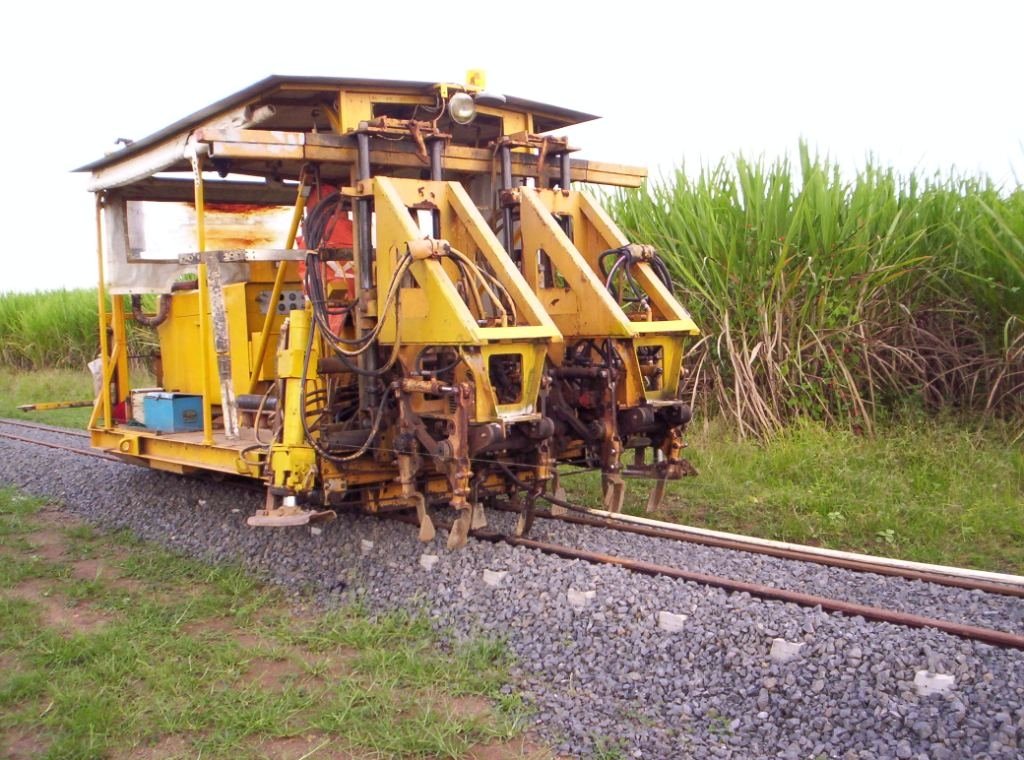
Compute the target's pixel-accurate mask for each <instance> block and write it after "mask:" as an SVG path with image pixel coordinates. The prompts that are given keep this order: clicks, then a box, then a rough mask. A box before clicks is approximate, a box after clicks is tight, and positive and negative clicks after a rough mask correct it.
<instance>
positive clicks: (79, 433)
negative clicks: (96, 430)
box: [0, 419, 89, 438]
mask: <svg viewBox="0 0 1024 760" xmlns="http://www.w3.org/2000/svg"><path fill="white" fill-rule="evenodd" d="M0 425H13V426H15V427H22V428H27V429H28V430H45V431H47V432H50V433H60V434H61V435H70V436H74V437H75V438H88V437H89V434H88V433H86V432H85V431H84V430H73V429H71V428H62V427H57V426H56V425H46V424H44V423H42V422H25V421H24V420H8V419H0Z"/></svg>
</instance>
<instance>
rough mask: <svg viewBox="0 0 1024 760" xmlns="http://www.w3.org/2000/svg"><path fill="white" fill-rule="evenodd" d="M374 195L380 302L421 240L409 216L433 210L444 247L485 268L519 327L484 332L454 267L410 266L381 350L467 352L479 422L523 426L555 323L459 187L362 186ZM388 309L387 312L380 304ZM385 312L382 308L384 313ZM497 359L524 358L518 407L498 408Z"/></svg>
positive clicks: (379, 181)
mask: <svg viewBox="0 0 1024 760" xmlns="http://www.w3.org/2000/svg"><path fill="white" fill-rule="evenodd" d="M361 185H362V188H361V189H364V190H369V189H371V188H372V192H373V198H374V208H375V211H376V216H377V223H376V229H377V298H378V301H380V300H382V299H383V297H384V292H385V291H386V290H387V287H388V283H390V282H391V279H392V276H393V275H394V273H395V270H396V269H397V267H398V263H399V260H400V258H401V256H402V255H403V254H404V252H405V250H406V247H407V245H408V243H410V242H411V241H415V240H417V239H420V238H422V237H423V233H422V231H421V230H419V229H418V228H417V227H416V225H415V224H414V223H413V220H412V217H411V216H410V214H409V209H410V208H412V207H415V206H419V205H422V204H424V203H427V204H429V205H430V206H432V207H436V208H437V210H438V212H439V213H440V217H441V224H440V228H441V230H442V234H443V235H444V236H445V237H446V239H447V240H448V241H449V242H450V243H451V244H452V245H453V246H454V247H456V248H457V249H459V250H461V251H462V252H463V253H466V254H467V255H469V256H470V257H471V258H477V256H476V254H477V252H479V260H480V261H481V262H485V263H486V265H487V266H488V267H489V268H490V269H491V271H492V272H493V273H494V276H495V277H496V278H497V279H498V281H499V282H501V284H502V285H504V286H505V288H506V290H507V291H508V292H509V294H510V296H511V297H512V299H513V301H514V302H515V304H516V307H517V311H518V315H519V319H520V322H521V323H522V324H519V325H516V326H509V327H491V326H480V325H478V324H477V316H476V315H474V314H473V313H472V312H471V311H470V309H469V307H468V306H467V305H466V303H465V301H463V299H462V296H461V295H460V294H459V292H458V291H457V290H456V287H455V282H454V280H453V273H454V272H453V271H452V269H451V268H450V267H451V265H449V264H445V263H442V262H441V261H439V260H435V259H423V260H418V261H415V262H413V264H412V267H411V269H410V275H411V276H412V278H413V280H414V281H415V285H414V286H410V287H403V288H401V290H400V292H399V296H398V299H397V301H396V303H395V304H394V305H393V306H392V307H391V310H390V312H388V313H386V314H378V318H379V319H382V320H383V321H384V324H383V326H382V329H381V333H380V342H381V343H383V344H385V345H393V344H394V343H395V342H396V341H397V342H398V343H399V344H401V345H402V346H411V345H420V346H437V345H452V346H462V347H464V348H467V349H472V350H471V351H467V352H466V354H465V358H466V359H467V361H468V364H469V366H470V368H471V370H472V372H473V376H474V381H475V384H476V389H477V391H476V410H475V418H476V420H477V421H484V420H494V421H497V420H502V421H506V422H508V421H510V420H512V419H513V418H522V417H523V416H526V415H530V416H532V415H534V414H536V412H537V409H536V408H535V403H536V399H537V395H538V392H539V390H540V383H541V378H542V375H543V370H544V359H545V357H546V355H547V351H548V346H549V345H550V344H551V343H557V342H560V341H561V335H560V333H559V331H558V328H557V327H556V326H555V323H554V322H553V321H552V319H551V318H550V317H549V316H548V314H547V313H546V312H545V310H544V308H543V306H542V305H541V303H540V302H539V301H538V300H537V298H536V296H535V295H534V294H533V292H532V291H531V290H530V288H529V286H528V285H527V283H526V281H525V280H523V277H522V275H521V274H520V273H519V271H518V270H517V269H516V268H515V266H514V265H513V264H512V262H511V260H510V259H509V258H508V256H507V255H506V254H505V252H504V250H503V249H502V247H501V244H500V243H499V242H498V239H497V237H495V235H494V233H492V232H491V231H490V229H489V228H488V226H487V223H486V222H485V221H484V218H483V217H482V216H481V215H480V212H479V211H478V210H477V208H476V206H475V205H474V204H473V202H472V201H471V200H470V198H469V196H468V194H467V193H466V191H465V189H463V187H462V186H461V185H460V184H458V183H457V182H424V181H419V180H402V179H393V178H384V177H377V178H375V179H374V180H372V181H371V182H364V183H361ZM381 306H383V304H381ZM379 308H380V307H379ZM496 354H519V355H520V356H521V357H522V370H523V390H522V396H521V401H520V402H519V403H507V404H500V403H498V400H497V398H496V396H495V394H494V391H493V389H492V388H491V383H490V380H489V379H488V372H487V367H488V361H489V360H490V357H492V356H494V355H496Z"/></svg>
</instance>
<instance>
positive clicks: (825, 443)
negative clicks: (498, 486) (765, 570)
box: [564, 417, 1024, 573]
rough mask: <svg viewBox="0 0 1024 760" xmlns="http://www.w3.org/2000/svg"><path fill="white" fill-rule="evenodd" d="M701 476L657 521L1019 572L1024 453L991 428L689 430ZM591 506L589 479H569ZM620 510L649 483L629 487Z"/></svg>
mask: <svg viewBox="0 0 1024 760" xmlns="http://www.w3.org/2000/svg"><path fill="white" fill-rule="evenodd" d="M689 441H690V448H689V449H688V450H687V452H686V454H687V456H688V458H690V460H691V461H692V462H693V463H694V464H695V466H696V467H697V469H698V471H699V472H700V475H699V476H698V477H695V478H687V479H685V480H682V481H677V482H675V483H672V484H670V486H669V492H668V495H667V497H666V501H665V504H664V506H663V509H662V511H661V512H660V513H659V514H657V515H655V517H658V518H660V519H671V520H674V521H678V522H682V523H686V524H689V525H697V526H701V527H706V528H712V529H717V530H725V531H730V532H737V533H744V534H750V535H755V536H760V537H763V538H772V539H778V540H783V541H793V542H797V543H807V544H815V545H821V546H827V547H830V548H834V549H845V550H850V551H860V552H868V553H873V554H884V555H889V556H897V557H901V558H903V559H911V560H918V561H922V562H935V563H941V564H949V565H958V566H965V567H975V568H981V569H985V570H993V571H1004V572H1011V573H1024V520H1022V519H1021V515H1022V514H1024V452H1022V451H1021V449H1020V447H1019V446H1018V445H1014V444H1012V443H1009V442H1007V437H1006V435H1005V434H1004V433H1001V432H1000V430H999V429H987V430H984V431H978V430H972V429H969V428H965V427H963V426H962V425H959V424H956V423H954V422H949V421H936V420H932V419H929V418H925V417H922V418H920V419H917V420H914V421H904V422H902V423H893V424H890V425H887V426H885V427H883V428H881V429H880V430H879V431H878V432H877V433H876V434H875V435H874V436H860V435H855V434H854V433H852V432H849V431H845V430H835V429H829V428H827V427H825V426H824V425H821V424H817V423H803V424H798V425H795V426H792V427H791V428H789V429H787V430H786V431H785V432H783V433H781V434H779V435H777V436H775V437H774V438H773V439H772V440H771V441H770V442H768V443H759V442H755V441H750V440H746V441H737V440H736V437H735V435H734V434H733V433H732V432H731V431H730V430H729V429H727V428H725V427H724V426H720V425H719V426H710V427H709V428H707V429H705V430H704V431H700V430H695V431H694V432H693V433H692V434H691V435H690V436H689ZM564 482H565V483H566V485H567V487H569V488H571V491H570V493H571V494H572V496H574V497H575V498H576V499H578V500H580V501H584V502H585V503H589V504H592V503H597V500H598V499H599V492H600V483H599V480H598V479H597V478H593V477H589V476H587V477H580V478H568V479H566V480H565V481H564ZM629 484H630V488H629V490H628V496H627V504H626V511H628V512H631V513H634V514H642V513H643V509H644V506H645V500H646V495H647V489H648V486H647V485H646V484H645V483H644V481H629Z"/></svg>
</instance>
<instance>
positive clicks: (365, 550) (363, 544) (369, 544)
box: [359, 538, 373, 556]
mask: <svg viewBox="0 0 1024 760" xmlns="http://www.w3.org/2000/svg"><path fill="white" fill-rule="evenodd" d="M372 551H373V541H367V540H366V539H365V538H364V539H362V540H360V542H359V553H360V554H362V555H363V556H365V555H367V554H369V553H370V552H372Z"/></svg>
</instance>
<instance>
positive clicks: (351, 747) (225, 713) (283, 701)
mask: <svg viewBox="0 0 1024 760" xmlns="http://www.w3.org/2000/svg"><path fill="white" fill-rule="evenodd" d="M40 507H41V504H40V502H38V501H36V500H33V499H28V498H25V497H23V496H20V495H18V494H16V493H14V492H12V491H10V490H2V491H0V557H2V560H3V561H2V562H0V567H2V568H4V575H3V576H0V663H2V667H0V747H7V748H10V747H15V746H21V747H22V748H24V747H26V746H27V747H28V749H29V750H30V751H33V752H35V753H37V754H38V755H39V756H40V757H45V758H79V757H106V756H110V755H117V756H125V755H127V754H129V753H131V752H149V753H150V754H151V755H152V756H160V757H163V756H191V757H196V756H202V757H211V758H216V757H225V758H238V757H266V756H270V757H275V756H281V755H288V756H299V755H302V754H305V753H306V752H312V753H313V754H312V755H311V756H316V755H315V753H316V752H319V751H320V750H325V751H324V755H325V756H336V753H337V752H339V751H343V752H345V753H351V754H352V755H354V756H360V757H364V756H366V757H380V758H386V757H460V756H463V755H465V754H466V753H467V752H469V751H470V749H471V748H473V747H475V746H477V745H489V744H493V743H495V742H504V741H506V740H508V739H510V738H511V737H513V736H514V735H515V734H517V733H518V731H519V730H520V725H521V722H522V712H521V711H513V710H509V711H504V712H503V711H500V710H498V709H495V708H492V707H490V706H489V703H488V702H486V701H485V698H486V697H490V696H497V693H498V687H499V686H500V685H501V684H502V683H503V682H504V680H505V678H506V667H507V655H506V652H505V649H504V647H503V646H502V645H501V644H500V643H497V642H493V641H470V642H467V643H465V644H462V645H456V646H454V647H450V646H446V645H444V644H443V642H441V641H439V639H438V638H437V636H436V635H435V634H434V633H433V632H432V631H431V629H430V627H429V626H428V625H427V624H426V623H425V622H424V621H423V620H422V619H420V618H417V617H414V616H408V615H403V614H395V615H388V616H383V617H379V618H371V617H369V616H368V615H366V614H365V613H364V612H362V611H361V610H358V609H342V610H337V611H335V612H332V613H328V614H326V615H317V614H312V613H306V614H298V615H297V614H296V613H295V611H294V610H293V609H291V608H289V607H288V605H287V604H286V603H285V601H284V600H283V599H282V597H281V595H280V594H279V592H277V591H276V590H273V589H270V588H268V587H266V586H264V585H263V584H262V583H260V582H259V581H258V580H256V579H254V578H252V577H251V576H249V575H247V574H246V573H244V572H242V571H241V570H240V569H239V568H236V567H215V566H210V565H206V564H204V563H201V562H198V561H195V560H191V559H187V558H184V557H181V556H178V555H175V554H172V553H169V552H167V551H164V550H162V549H159V548H155V547H153V546H150V545H147V544H143V543H140V542H138V541H137V540H135V539H133V538H132V537H131V536H130V535H127V534H117V535H113V536H107V535H102V534H99V533H97V532H95V531H93V530H91V529H89V528H87V527H84V526H81V525H74V524H68V523H65V522H63V521H61V520H57V519H55V517H54V515H53V513H45V514H41V513H40V512H39V510H40ZM12 568H19V569H18V570H16V571H12ZM467 700H469V701H468V702H467ZM147 756H149V755H147ZM346 756H348V755H346Z"/></svg>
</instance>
